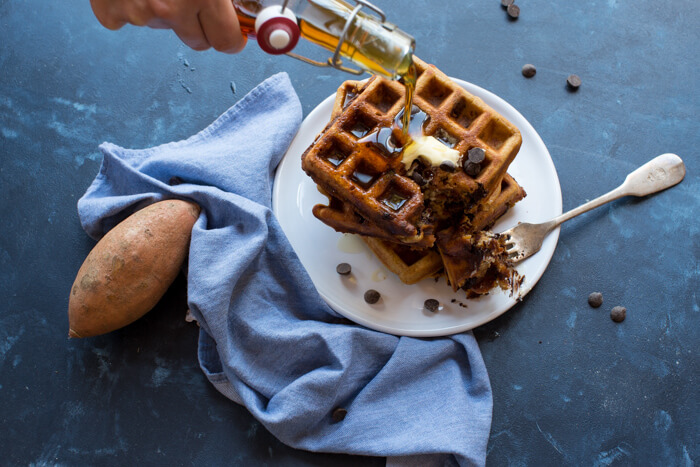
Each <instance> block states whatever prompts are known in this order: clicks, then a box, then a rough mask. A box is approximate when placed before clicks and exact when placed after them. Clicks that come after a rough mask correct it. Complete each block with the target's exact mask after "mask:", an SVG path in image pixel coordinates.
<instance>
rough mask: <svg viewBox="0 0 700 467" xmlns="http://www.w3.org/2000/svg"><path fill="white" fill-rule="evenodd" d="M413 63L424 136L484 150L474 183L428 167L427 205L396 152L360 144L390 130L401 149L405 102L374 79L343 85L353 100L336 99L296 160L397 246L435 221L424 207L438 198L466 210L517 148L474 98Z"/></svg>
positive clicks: (397, 88) (510, 132)
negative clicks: (454, 200) (334, 109)
mask: <svg viewBox="0 0 700 467" xmlns="http://www.w3.org/2000/svg"><path fill="white" fill-rule="evenodd" d="M416 65H417V71H418V80H417V86H416V94H415V98H414V104H415V105H416V106H417V107H418V108H419V109H420V110H421V111H423V112H424V113H425V114H426V115H427V116H428V117H429V118H427V119H426V121H425V124H424V125H423V126H422V129H423V133H424V134H425V135H426V136H434V137H435V138H437V139H438V140H441V141H442V142H443V143H445V144H447V145H448V146H451V147H453V148H454V149H456V150H457V151H459V152H460V154H462V155H464V154H466V152H467V151H468V150H469V149H470V148H472V147H481V148H483V149H484V150H485V152H486V155H485V159H484V161H483V162H482V164H481V171H480V172H479V173H478V174H477V175H476V176H475V177H471V176H469V175H467V174H466V173H465V172H464V171H463V170H462V168H461V166H460V167H458V168H457V170H456V171H455V172H454V173H450V174H447V173H443V172H444V171H442V169H438V168H432V169H434V171H435V172H436V173H435V175H436V176H435V177H433V181H431V183H430V184H429V187H428V189H426V193H428V196H427V198H428V200H426V199H424V193H423V192H422V191H421V188H420V187H419V186H418V184H417V183H416V182H414V181H413V180H412V179H411V178H409V177H408V176H407V174H406V169H405V167H404V166H403V163H402V161H401V158H400V157H399V150H396V151H391V150H386V149H384V148H382V147H381V146H380V145H377V144H372V143H367V142H364V143H363V142H361V141H359V140H361V139H362V138H363V137H366V136H367V135H368V134H370V133H371V132H372V131H374V130H378V129H381V128H387V129H390V128H392V127H393V130H388V132H389V133H390V134H392V135H393V136H392V137H393V142H394V144H395V145H396V146H398V147H399V149H400V145H401V144H402V143H403V142H404V141H403V139H402V135H401V131H400V128H398V127H395V125H394V122H395V121H396V118H397V116H398V115H399V112H400V111H401V109H402V107H403V104H404V100H405V88H404V86H403V85H402V84H400V83H399V82H396V81H390V80H386V79H383V78H380V77H373V78H371V79H370V80H368V81H367V82H366V83H363V84H354V85H350V84H348V88H347V89H349V90H354V91H357V94H356V95H355V96H354V98H352V99H347V98H343V100H342V102H343V106H344V108H343V110H342V112H341V113H340V115H338V116H337V118H335V119H333V120H332V121H331V122H330V123H329V124H328V126H327V127H326V129H325V130H324V131H323V132H322V133H321V134H320V135H319V137H318V138H317V139H316V141H315V142H314V143H313V144H312V145H311V146H310V147H309V148H308V149H307V150H306V152H305V153H304V154H303V155H302V168H303V169H304V171H305V172H306V173H307V174H308V175H309V176H311V178H312V179H313V180H314V181H315V182H316V183H317V184H318V185H319V186H321V187H322V188H323V189H324V191H326V192H327V193H329V194H330V195H331V196H333V197H335V198H337V199H339V200H340V201H342V202H345V203H348V204H349V205H350V206H352V208H353V209H354V211H355V212H356V213H357V214H359V215H360V216H361V217H362V218H364V219H366V220H367V221H370V222H372V223H373V224H375V225H376V226H377V227H379V228H380V229H382V230H383V231H385V232H387V233H388V234H389V235H391V236H392V237H394V238H396V239H397V241H400V242H403V243H412V242H418V241H420V240H421V239H422V238H423V235H424V233H423V231H424V230H426V228H428V227H430V226H432V224H433V222H434V219H432V218H431V216H434V215H438V216H439V215H440V214H441V213H439V212H438V211H439V210H440V209H433V210H432V212H431V211H430V210H427V209H425V205H426V204H430V203H431V202H432V203H438V202H439V201H440V200H442V199H443V197H442V196H441V195H445V196H447V197H450V196H455V195H456V196H458V197H459V198H460V199H459V201H461V202H462V203H463V207H464V208H469V207H470V206H471V205H473V204H474V203H475V202H477V201H478V200H479V199H480V198H482V197H483V196H484V195H485V194H487V193H489V192H492V191H493V189H494V188H495V187H496V185H497V184H498V182H499V181H500V180H501V179H502V178H503V176H504V175H505V173H506V170H507V168H508V165H509V164H510V162H511V161H512V160H513V158H514V157H515V155H516V154H517V151H518V149H519V148H520V144H521V137H520V132H519V131H518V130H517V128H515V127H514V126H513V125H512V124H511V123H509V122H508V121H507V120H505V119H504V118H503V117H502V116H500V115H499V114H498V113H496V112H495V111H494V110H493V109H491V108H490V107H488V106H487V105H486V104H485V103H484V102H483V101H482V100H481V99H479V98H477V97H475V96H473V95H471V94H470V93H468V92H466V91H465V90H464V89H463V88H462V87H460V86H458V85H457V84H455V83H453V82H452V81H451V80H450V79H449V78H447V77H446V76H445V75H444V74H443V73H441V72H440V71H439V70H437V68H435V67H433V66H431V65H427V64H425V63H423V62H422V61H420V60H418V59H416ZM346 96H347V94H346ZM336 102H337V100H336ZM386 139H387V140H388V139H389V137H388V136H387V138H386ZM438 175H439V176H438ZM429 207H431V206H429ZM435 207H442V205H440V206H437V205H436V206H434V208H435Z"/></svg>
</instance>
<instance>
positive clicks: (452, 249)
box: [436, 174, 525, 297]
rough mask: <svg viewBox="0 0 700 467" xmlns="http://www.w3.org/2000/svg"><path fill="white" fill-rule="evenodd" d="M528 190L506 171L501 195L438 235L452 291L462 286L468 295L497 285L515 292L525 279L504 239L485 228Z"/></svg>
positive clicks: (437, 242) (438, 242) (477, 293)
mask: <svg viewBox="0 0 700 467" xmlns="http://www.w3.org/2000/svg"><path fill="white" fill-rule="evenodd" d="M524 196H525V190H523V189H522V187H520V186H519V185H518V184H517V182H516V181H515V179H513V178H512V177H511V176H510V175H508V174H506V176H505V177H504V178H503V181H502V182H501V189H500V192H499V194H498V196H497V197H496V198H494V199H489V200H488V201H489V202H487V203H484V204H483V205H481V206H479V210H478V211H477V213H476V214H475V215H474V216H473V218H472V219H471V220H465V222H463V223H462V224H460V225H459V226H456V227H451V228H449V229H445V230H443V231H441V232H439V233H438V234H437V241H436V245H437V248H438V251H439V252H440V256H441V257H442V263H443V266H444V268H445V273H446V275H447V279H448V280H449V282H450V284H451V285H452V288H453V290H455V291H457V289H459V288H462V289H464V290H466V291H467V296H468V297H473V296H476V295H481V294H484V293H487V292H488V291H489V290H491V289H492V288H494V287H496V286H498V287H500V288H501V289H504V290H507V289H510V290H511V291H516V290H517V287H518V286H519V285H520V282H521V281H522V278H520V276H518V274H517V272H516V271H515V270H514V269H513V265H512V264H511V262H510V261H509V259H508V254H507V253H506V250H505V238H504V237H501V236H499V235H498V234H493V233H491V232H488V231H485V230H484V229H488V228H490V227H491V226H492V225H493V224H494V223H495V222H496V220H497V219H498V218H499V217H501V216H502V215H503V214H504V213H505V212H506V211H507V210H508V209H510V208H511V207H512V206H513V205H514V204H515V203H516V202H518V201H519V200H521V199H522V198H523V197H524Z"/></svg>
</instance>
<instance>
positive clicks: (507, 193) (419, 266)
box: [362, 174, 525, 294]
mask: <svg viewBox="0 0 700 467" xmlns="http://www.w3.org/2000/svg"><path fill="white" fill-rule="evenodd" d="M493 193H494V194H495V195H490V196H489V197H488V198H487V199H486V200H485V201H488V202H485V203H483V205H482V206H480V209H479V210H478V211H477V213H476V214H475V215H474V216H473V217H472V218H471V219H470V220H469V221H468V222H465V223H464V224H463V225H464V227H463V229H470V230H471V231H472V232H478V231H481V230H483V229H487V228H490V227H491V226H492V225H493V224H494V223H495V222H496V220H497V219H498V218H499V217H501V216H502V215H503V214H505V212H506V211H507V210H508V209H510V208H511V207H512V206H513V205H515V203H517V202H518V201H520V200H521V199H522V198H523V197H525V190H523V188H522V187H521V186H520V185H518V183H517V182H516V181H515V179H513V178H512V177H511V176H510V175H508V174H506V175H505V176H504V177H503V180H502V181H501V183H500V184H499V186H498V188H497V189H496V190H494V192H493ZM448 232H450V233H451V231H448ZM362 240H363V241H364V242H365V243H366V244H367V245H368V246H369V247H370V249H371V250H372V252H373V253H374V254H375V255H376V256H377V258H379V260H380V261H381V262H382V263H383V264H384V265H385V266H386V267H387V269H389V270H390V271H391V272H393V273H394V274H396V275H397V276H399V279H401V281H402V282H404V283H406V284H414V283H416V282H418V281H420V280H422V279H424V278H426V277H431V276H433V275H435V274H436V273H437V272H439V271H440V270H441V269H443V267H444V268H445V270H446V273H447V274H448V279H449V280H450V283H451V284H452V285H453V288H454V289H455V290H457V288H458V287H455V284H457V283H458V280H452V277H457V275H458V274H460V273H461V271H462V270H463V269H465V268H466V266H463V267H462V268H459V264H457V261H456V260H451V258H450V257H447V258H446V259H447V261H448V263H447V264H445V265H443V257H442V256H441V255H440V254H439V253H438V252H437V251H435V249H432V248H426V249H422V250H416V249H413V248H409V247H406V246H401V245H397V244H395V243H392V242H387V241H385V240H382V239H381V238H370V237H362ZM470 257H471V256H470ZM465 261H466V260H465ZM460 264H461V263H460ZM487 269H488V268H487ZM485 276H486V270H484V271H482V274H481V276H480V277H479V278H478V279H477V280H473V281H472V284H473V286H472V287H471V290H468V293H470V292H472V293H473V294H481V293H485V292H486V291H488V290H490V289H491V288H493V286H494V283H493V281H489V278H488V277H485ZM464 282H466V279H465V280H464V281H462V284H464Z"/></svg>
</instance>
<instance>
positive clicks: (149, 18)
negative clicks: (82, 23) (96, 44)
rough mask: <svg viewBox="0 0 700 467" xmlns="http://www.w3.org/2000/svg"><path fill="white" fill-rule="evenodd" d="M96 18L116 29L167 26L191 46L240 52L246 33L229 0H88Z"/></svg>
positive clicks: (200, 48) (197, 48)
mask: <svg viewBox="0 0 700 467" xmlns="http://www.w3.org/2000/svg"><path fill="white" fill-rule="evenodd" d="M90 4H91V6H92V10H93V12H94V13H95V16H96V17H97V19H98V21H99V22H100V23H101V24H102V25H103V26H104V27H106V28H107V29H112V30H116V29H119V28H121V27H122V26H124V25H125V24H127V23H129V24H133V25H136V26H148V27H151V28H158V29H161V28H171V29H172V30H173V31H174V32H175V34H177V36H178V37H179V38H180V40H181V41H182V42H184V43H185V44H186V45H188V46H189V47H191V48H192V49H194V50H207V49H208V48H210V47H213V48H214V49H216V50H218V51H220V52H226V53H237V52H240V51H241V50H242V49H243V47H245V45H246V41H247V39H246V37H245V36H244V35H243V34H242V33H241V28H240V25H239V23H238V17H237V16H236V10H235V8H234V6H233V3H232V2H231V0H200V1H196V0H195V1H192V0H90Z"/></svg>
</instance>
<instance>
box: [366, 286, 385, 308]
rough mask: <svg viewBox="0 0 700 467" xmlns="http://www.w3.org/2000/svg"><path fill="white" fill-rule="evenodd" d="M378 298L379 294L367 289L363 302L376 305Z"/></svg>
mask: <svg viewBox="0 0 700 467" xmlns="http://www.w3.org/2000/svg"><path fill="white" fill-rule="evenodd" d="M379 297H381V295H380V293H379V292H377V291H376V290H374V289H369V290H368V291H367V292H365V301H366V302H367V303H369V304H370V305H374V304H375V303H377V302H378V301H379Z"/></svg>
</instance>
